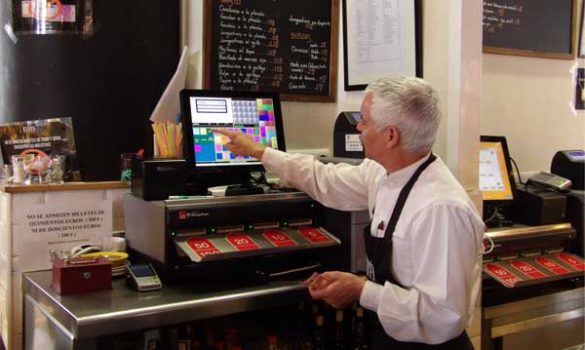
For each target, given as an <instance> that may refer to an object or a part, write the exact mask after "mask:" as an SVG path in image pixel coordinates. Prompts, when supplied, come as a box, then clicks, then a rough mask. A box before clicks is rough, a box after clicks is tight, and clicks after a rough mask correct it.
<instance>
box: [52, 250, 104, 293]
mask: <svg viewBox="0 0 585 350" xmlns="http://www.w3.org/2000/svg"><path fill="white" fill-rule="evenodd" d="M52 285H53V288H54V289H55V290H56V291H57V292H58V293H59V294H61V295H66V294H77V293H87V292H95V291H98V290H104V289H111V288H112V263H111V262H110V260H109V259H108V258H105V257H101V256H100V257H97V258H73V259H58V260H55V261H53V283H52Z"/></svg>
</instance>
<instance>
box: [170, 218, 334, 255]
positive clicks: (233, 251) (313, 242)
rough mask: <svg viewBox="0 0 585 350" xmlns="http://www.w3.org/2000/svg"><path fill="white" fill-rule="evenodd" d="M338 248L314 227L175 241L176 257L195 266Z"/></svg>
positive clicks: (327, 236) (197, 236)
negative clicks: (186, 260) (178, 256)
mask: <svg viewBox="0 0 585 350" xmlns="http://www.w3.org/2000/svg"><path fill="white" fill-rule="evenodd" d="M340 244H341V242H340V241H339V239H338V238H337V237H335V236H333V235H332V234H331V233H329V232H328V231H327V230H325V229H323V228H322V227H315V226H300V227H278V228H269V229H250V230H240V231H233V232H225V233H213V234H204V235H191V236H190V235H185V234H183V235H181V236H178V237H176V238H175V245H176V247H177V250H178V252H179V255H181V256H188V257H189V258H190V259H191V260H192V261H193V262H196V263H203V262H208V261H217V260H226V259H232V258H240V257H247V256H259V255H266V254H273V253H278V252H289V251H297V250H307V249H315V248H324V247H331V246H336V245H340Z"/></svg>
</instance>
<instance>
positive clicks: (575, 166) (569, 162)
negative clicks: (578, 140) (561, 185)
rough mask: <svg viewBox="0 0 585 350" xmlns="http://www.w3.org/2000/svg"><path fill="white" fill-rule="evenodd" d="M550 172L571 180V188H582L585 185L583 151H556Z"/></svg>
mask: <svg viewBox="0 0 585 350" xmlns="http://www.w3.org/2000/svg"><path fill="white" fill-rule="evenodd" d="M550 172H551V173H553V174H556V175H559V176H562V177H565V178H567V179H569V180H571V182H572V183H573V187H572V188H573V189H575V190H583V189H584V187H585V186H584V185H585V184H584V182H585V151H583V150H572V151H558V152H557V153H556V154H555V156H554V157H553V160H552V163H551V165H550Z"/></svg>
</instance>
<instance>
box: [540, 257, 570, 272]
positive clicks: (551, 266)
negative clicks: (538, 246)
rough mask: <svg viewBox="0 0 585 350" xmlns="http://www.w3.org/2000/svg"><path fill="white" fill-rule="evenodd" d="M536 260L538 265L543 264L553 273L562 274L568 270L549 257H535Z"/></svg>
mask: <svg viewBox="0 0 585 350" xmlns="http://www.w3.org/2000/svg"><path fill="white" fill-rule="evenodd" d="M536 262H537V263H538V264H539V265H540V266H543V267H544V268H546V269H547V270H549V271H550V272H552V273H554V274H555V275H564V274H567V273H569V270H567V269H565V268H564V267H562V266H561V265H559V264H557V263H556V262H554V261H552V260H550V259H549V258H543V257H538V258H536Z"/></svg>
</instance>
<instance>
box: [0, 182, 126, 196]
mask: <svg viewBox="0 0 585 350" xmlns="http://www.w3.org/2000/svg"><path fill="white" fill-rule="evenodd" d="M127 187H130V186H129V185H128V184H126V183H124V182H122V181H95V182H65V183H63V184H46V185H6V184H3V185H0V190H1V191H3V192H6V193H25V192H46V191H80V190H99V189H110V188H127Z"/></svg>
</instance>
